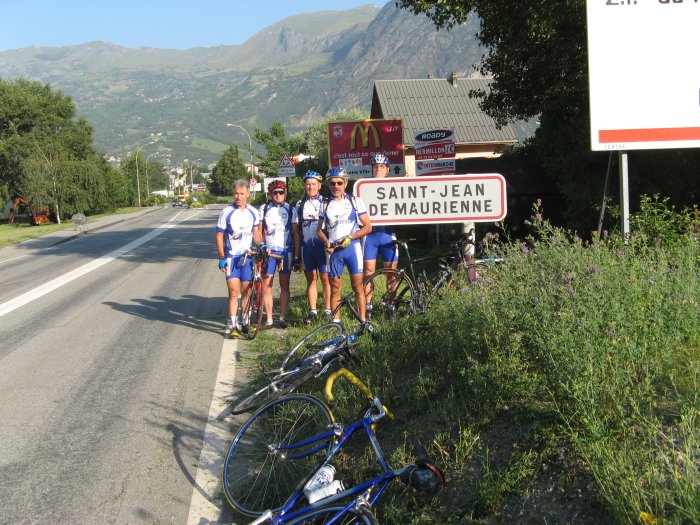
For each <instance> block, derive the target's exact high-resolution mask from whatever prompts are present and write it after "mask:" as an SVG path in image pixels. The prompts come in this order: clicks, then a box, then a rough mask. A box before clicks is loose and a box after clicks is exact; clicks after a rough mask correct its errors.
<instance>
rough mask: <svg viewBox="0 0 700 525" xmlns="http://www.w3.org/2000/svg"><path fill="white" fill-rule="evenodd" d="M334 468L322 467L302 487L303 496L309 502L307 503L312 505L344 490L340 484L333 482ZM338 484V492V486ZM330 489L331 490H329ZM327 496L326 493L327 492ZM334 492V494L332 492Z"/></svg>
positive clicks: (331, 466) (329, 466) (330, 466)
mask: <svg viewBox="0 0 700 525" xmlns="http://www.w3.org/2000/svg"><path fill="white" fill-rule="evenodd" d="M334 478H335V467H334V466H333V465H323V466H322V467H321V468H320V469H318V472H316V474H314V475H313V477H312V478H311V479H310V480H309V481H307V482H306V485H304V496H306V498H307V499H308V500H309V503H314V502H315V501H318V500H320V499H322V498H325V497H326V496H329V495H331V494H337V493H338V492H341V491H342V490H344V489H343V488H342V483H340V482H339V481H335V482H334ZM339 483H340V487H341V488H340V490H338V484H339ZM331 487H332V488H331ZM329 490H330V492H328V493H327V494H326V492H327V491H329ZM333 490H335V492H333Z"/></svg>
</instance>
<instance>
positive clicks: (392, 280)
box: [365, 268, 415, 320]
mask: <svg viewBox="0 0 700 525" xmlns="http://www.w3.org/2000/svg"><path fill="white" fill-rule="evenodd" d="M365 293H366V295H367V311H368V312H370V311H371V316H372V319H373V320H376V319H382V318H383V319H393V318H397V317H403V316H405V315H407V314H409V313H411V311H412V309H413V295H414V293H415V292H414V287H413V282H411V279H410V278H409V277H408V275H406V273H405V272H401V271H399V270H396V269H394V268H383V269H381V270H378V271H376V272H374V273H373V274H372V275H370V276H369V277H367V278H366V279H365ZM370 305H371V307H370Z"/></svg>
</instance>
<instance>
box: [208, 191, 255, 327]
mask: <svg viewBox="0 0 700 525" xmlns="http://www.w3.org/2000/svg"><path fill="white" fill-rule="evenodd" d="M232 193H233V202H232V203H231V204H229V205H228V206H226V208H224V209H223V210H222V212H221V214H220V215H219V222H218V224H217V225H216V252H217V254H218V255H219V270H221V271H222V272H224V274H226V285H227V286H228V313H229V320H228V323H227V326H226V332H227V333H230V335H231V337H240V335H241V325H240V324H239V323H238V295H239V293H240V294H242V296H243V297H248V291H249V290H250V282H251V281H252V279H253V266H252V263H251V260H250V258H247V259H246V263H245V265H243V264H242V263H243V259H244V254H245V253H246V252H247V251H248V250H250V248H251V246H252V245H253V243H255V244H259V243H260V241H261V237H260V232H259V228H258V224H259V223H260V215H259V214H258V210H256V209H255V208H254V207H253V206H250V205H248V197H250V190H249V189H248V181H246V180H240V179H239V180H236V181H234V183H233V189H232ZM246 306H247V305H245V304H244V305H243V310H245V307H246ZM243 324H244V325H247V324H248V323H247V320H246V319H243Z"/></svg>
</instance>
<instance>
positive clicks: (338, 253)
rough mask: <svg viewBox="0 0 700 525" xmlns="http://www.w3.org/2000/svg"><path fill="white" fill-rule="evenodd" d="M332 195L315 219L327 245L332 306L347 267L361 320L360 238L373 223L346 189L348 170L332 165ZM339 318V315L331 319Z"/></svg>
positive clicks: (363, 302)
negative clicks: (318, 218)
mask: <svg viewBox="0 0 700 525" xmlns="http://www.w3.org/2000/svg"><path fill="white" fill-rule="evenodd" d="M326 180H327V182H328V187H329V188H330V191H331V197H330V198H329V199H328V200H327V201H326V202H325V203H324V209H323V210H322V212H321V219H320V220H319V221H318V230H317V232H318V238H319V239H321V241H323V243H324V244H325V245H326V252H327V253H328V254H329V258H328V275H329V277H330V279H329V280H330V283H331V308H332V309H333V310H335V308H336V307H337V306H338V304H339V303H340V292H341V289H342V287H343V282H342V276H343V268H344V267H345V266H347V267H348V272H349V273H350V284H351V285H352V289H353V291H354V292H355V303H356V306H357V312H358V313H359V314H360V317H361V318H362V320H363V321H364V320H365V319H366V312H365V308H366V305H367V300H366V297H365V294H364V288H363V285H362V245H361V243H360V241H359V239H361V238H362V237H364V236H365V235H367V234H368V233H369V232H371V231H372V223H371V221H370V219H369V215H368V214H367V209H366V208H365V204H364V202H362V200H361V199H358V198H356V197H354V196H350V195H348V194H347V193H345V189H346V188H347V186H348V174H347V172H346V171H345V170H344V169H342V168H331V169H330V170H329V171H328V175H327V176H326ZM334 321H340V319H334Z"/></svg>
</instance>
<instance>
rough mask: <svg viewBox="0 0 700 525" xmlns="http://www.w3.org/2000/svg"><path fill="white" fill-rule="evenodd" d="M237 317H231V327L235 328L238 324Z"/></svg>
mask: <svg viewBox="0 0 700 525" xmlns="http://www.w3.org/2000/svg"><path fill="white" fill-rule="evenodd" d="M237 317H238V316H237V315H232V316H231V326H236V325H237V324H238V323H237V322H236V318H237Z"/></svg>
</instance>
